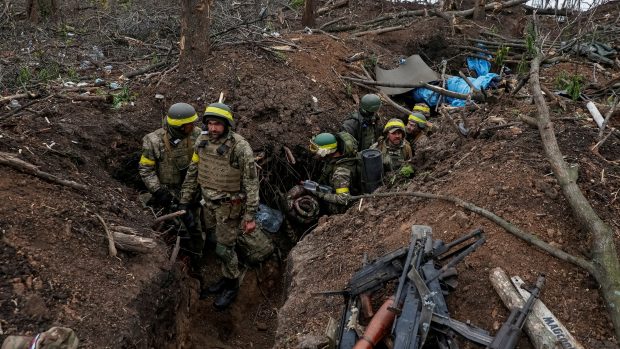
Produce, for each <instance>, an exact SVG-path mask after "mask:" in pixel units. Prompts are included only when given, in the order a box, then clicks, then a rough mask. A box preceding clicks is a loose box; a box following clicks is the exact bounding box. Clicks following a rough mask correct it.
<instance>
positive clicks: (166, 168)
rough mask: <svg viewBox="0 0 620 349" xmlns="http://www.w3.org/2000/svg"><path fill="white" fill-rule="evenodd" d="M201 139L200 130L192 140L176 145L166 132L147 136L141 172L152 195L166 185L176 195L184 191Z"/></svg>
mask: <svg viewBox="0 0 620 349" xmlns="http://www.w3.org/2000/svg"><path fill="white" fill-rule="evenodd" d="M198 136H200V128H198V127H195V128H194V131H193V132H192V134H191V135H190V136H189V137H187V138H185V139H182V140H180V141H177V142H176V144H174V143H175V142H174V141H173V140H171V139H170V135H169V133H168V131H166V130H165V129H164V128H160V129H157V130H155V131H153V132H151V133H149V134H147V135H146V136H144V138H143V139H142V156H141V157H140V163H139V165H138V170H139V173H140V177H142V181H143V182H144V184H145V185H146V188H147V189H148V191H149V192H151V193H154V192H156V191H157V190H158V189H159V188H160V187H161V186H162V185H165V186H166V187H168V188H169V189H171V190H172V191H173V192H178V191H179V190H180V189H181V184H183V179H184V177H185V172H186V170H187V168H188V166H189V164H190V162H191V158H192V154H193V149H194V143H195V142H196V139H197V138H198Z"/></svg>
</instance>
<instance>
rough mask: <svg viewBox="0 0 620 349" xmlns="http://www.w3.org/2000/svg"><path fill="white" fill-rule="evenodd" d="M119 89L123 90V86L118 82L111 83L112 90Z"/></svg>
mask: <svg viewBox="0 0 620 349" xmlns="http://www.w3.org/2000/svg"><path fill="white" fill-rule="evenodd" d="M119 88H121V85H119V84H118V83H116V82H111V83H110V90H118V89H119Z"/></svg>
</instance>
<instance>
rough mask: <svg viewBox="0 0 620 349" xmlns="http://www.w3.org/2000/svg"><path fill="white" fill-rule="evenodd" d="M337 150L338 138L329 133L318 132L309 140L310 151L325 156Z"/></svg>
mask: <svg viewBox="0 0 620 349" xmlns="http://www.w3.org/2000/svg"><path fill="white" fill-rule="evenodd" d="M337 150H338V140H337V139H336V136H334V135H333V134H331V133H319V134H318V135H316V136H314V137H312V139H311V140H310V151H311V152H312V153H314V154H317V155H319V156H320V157H325V156H327V155H329V154H332V153H335V152H336V151H337Z"/></svg>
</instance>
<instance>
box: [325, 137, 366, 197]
mask: <svg viewBox="0 0 620 349" xmlns="http://www.w3.org/2000/svg"><path fill="white" fill-rule="evenodd" d="M336 139H337V140H338V143H339V144H338V148H339V150H341V151H342V153H343V155H342V156H341V157H338V158H330V159H327V160H326V161H327V162H326V163H325V165H324V166H323V170H322V171H321V177H320V178H319V183H320V184H324V185H328V186H330V187H332V188H333V189H334V193H320V192H317V193H316V196H317V197H318V198H320V199H323V200H325V201H327V202H329V203H332V204H336V205H348V204H349V202H350V198H351V193H353V194H357V193H358V189H359V188H358V183H359V173H358V172H359V171H358V165H359V159H358V158H357V151H356V148H357V142H356V141H355V139H354V138H353V136H351V135H350V134H349V133H347V132H340V133H338V134H336Z"/></svg>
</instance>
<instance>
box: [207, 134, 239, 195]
mask: <svg viewBox="0 0 620 349" xmlns="http://www.w3.org/2000/svg"><path fill="white" fill-rule="evenodd" d="M241 139H242V138H241V136H239V135H237V134H235V133H233V134H232V137H229V138H228V139H226V141H225V142H224V143H221V144H214V143H211V142H209V141H208V140H204V141H202V142H201V143H200V144H199V145H198V149H197V154H198V156H199V157H200V162H199V163H198V184H200V186H201V187H203V188H208V189H212V190H217V191H222V192H228V193H237V192H239V191H241V170H240V169H238V168H234V167H233V166H232V164H231V155H232V152H233V149H234V148H235V146H236V145H237V143H238V142H239V141H240V140H241Z"/></svg>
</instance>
